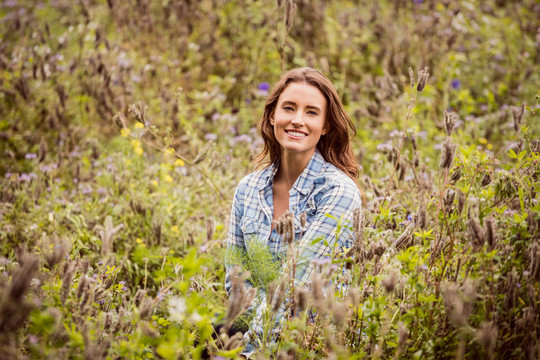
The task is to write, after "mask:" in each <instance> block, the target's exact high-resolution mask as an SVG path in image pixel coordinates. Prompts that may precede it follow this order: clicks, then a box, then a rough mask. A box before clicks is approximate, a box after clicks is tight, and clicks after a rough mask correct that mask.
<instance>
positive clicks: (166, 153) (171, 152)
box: [164, 148, 174, 155]
mask: <svg viewBox="0 0 540 360" xmlns="http://www.w3.org/2000/svg"><path fill="white" fill-rule="evenodd" d="M164 152H165V155H174V149H173V148H166V149H165V150H164Z"/></svg>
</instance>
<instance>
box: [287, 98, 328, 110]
mask: <svg viewBox="0 0 540 360" xmlns="http://www.w3.org/2000/svg"><path fill="white" fill-rule="evenodd" d="M281 105H294V106H296V103H295V102H294V101H290V100H285V101H283V102H282V103H281ZM306 108H307V109H314V110H317V111H321V109H320V108H319V107H317V106H315V105H308V106H306Z"/></svg>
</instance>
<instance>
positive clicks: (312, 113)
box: [308, 110, 319, 116]
mask: <svg viewBox="0 0 540 360" xmlns="http://www.w3.org/2000/svg"><path fill="white" fill-rule="evenodd" d="M308 114H309V115H311V116H317V115H319V114H317V112H316V111H313V110H310V111H308Z"/></svg>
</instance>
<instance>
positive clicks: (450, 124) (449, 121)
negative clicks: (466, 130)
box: [444, 111, 456, 136]
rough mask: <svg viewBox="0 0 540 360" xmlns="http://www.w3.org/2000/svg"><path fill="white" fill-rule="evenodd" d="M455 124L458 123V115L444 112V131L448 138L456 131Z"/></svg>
mask: <svg viewBox="0 0 540 360" xmlns="http://www.w3.org/2000/svg"><path fill="white" fill-rule="evenodd" d="M455 123H456V113H454V112H447V111H445V112H444V130H445V131H446V135H447V136H450V135H452V131H453V130H454V125H455Z"/></svg>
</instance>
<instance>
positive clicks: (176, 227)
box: [169, 225, 178, 252]
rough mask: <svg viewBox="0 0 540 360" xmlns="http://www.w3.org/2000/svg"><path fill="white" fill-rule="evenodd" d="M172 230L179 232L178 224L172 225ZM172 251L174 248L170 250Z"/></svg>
mask: <svg viewBox="0 0 540 360" xmlns="http://www.w3.org/2000/svg"><path fill="white" fill-rule="evenodd" d="M171 231H172V232H174V233H178V225H174V226H171ZM170 251H172V250H170ZM170 251H169V252H170Z"/></svg>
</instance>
